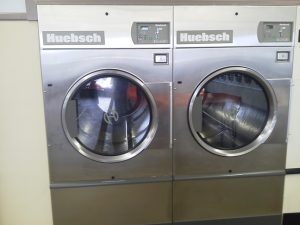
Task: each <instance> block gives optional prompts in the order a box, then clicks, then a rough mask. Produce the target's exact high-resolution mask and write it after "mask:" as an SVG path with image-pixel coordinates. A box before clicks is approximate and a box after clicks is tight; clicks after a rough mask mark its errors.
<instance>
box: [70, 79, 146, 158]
mask: <svg viewBox="0 0 300 225" xmlns="http://www.w3.org/2000/svg"><path fill="white" fill-rule="evenodd" d="M72 100H73V101H75V102H76V104H71V103H70V104H69V103H68V105H67V107H68V108H70V107H74V106H75V107H76V109H73V110H70V109H67V111H76V115H77V116H76V117H75V118H74V119H73V121H72V120H71V121H69V122H68V125H70V128H71V124H72V123H76V124H77V129H76V131H75V132H74V131H73V132H70V133H72V134H73V136H74V138H76V139H77V141H78V142H79V143H80V144H81V145H83V146H84V147H85V148H87V149H89V150H90V151H92V152H94V153H96V154H99V155H104V156H117V155H121V154H124V153H127V152H129V151H131V150H133V149H134V148H135V147H136V146H138V145H139V144H140V143H141V142H142V141H143V139H144V138H145V137H146V135H147V133H148V131H149V127H150V122H151V110H150V107H149V103H148V100H147V98H146V95H145V94H144V92H143V91H142V89H141V88H140V87H139V86H138V85H136V84H134V83H133V82H131V81H130V80H128V79H126V78H122V77H117V76H105V77H103V76H102V77H98V78H93V79H92V80H89V81H87V82H86V83H84V84H83V85H82V86H81V87H80V88H79V89H78V90H77V91H76V92H75V93H74V95H73V97H72ZM70 102H72V101H70ZM74 120H75V121H74Z"/></svg>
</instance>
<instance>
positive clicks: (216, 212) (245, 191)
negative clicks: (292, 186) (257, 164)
mask: <svg viewBox="0 0 300 225" xmlns="http://www.w3.org/2000/svg"><path fill="white" fill-rule="evenodd" d="M283 182H284V177H283V176H269V177H243V178H226V179H224V178H220V179H202V180H200V179H199V180H180V181H175V183H174V193H173V194H174V203H173V210H174V223H175V224H178V225H179V224H180V225H181V224H197V225H202V224H203V225H210V224H221V225H227V224H234V225H260V224H262V223H259V221H261V222H263V224H264V225H280V224H281V216H280V215H281V212H282V198H283V197H282V196H283ZM265 216H267V217H265ZM256 217H257V218H256ZM259 217H261V219H259ZM233 218H234V219H233ZM239 218H241V219H239ZM243 218H244V219H243ZM247 218H249V219H247ZM255 218H256V219H255ZM217 221H219V222H218V223H216V222H217ZM226 221H227V222H226ZM191 222H192V223H191Z"/></svg>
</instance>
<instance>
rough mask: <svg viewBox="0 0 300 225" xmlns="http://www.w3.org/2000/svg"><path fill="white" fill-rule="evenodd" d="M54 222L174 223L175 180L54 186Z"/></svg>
mask: <svg viewBox="0 0 300 225" xmlns="http://www.w3.org/2000/svg"><path fill="white" fill-rule="evenodd" d="M51 194H52V207H53V220H54V225H146V224H147V225H150V224H151V225H154V224H171V223H172V222H171V220H172V216H171V215H172V201H171V200H172V183H171V182H161V183H147V184H126V185H107V186H97V187H79V188H57V189H52V192H51Z"/></svg>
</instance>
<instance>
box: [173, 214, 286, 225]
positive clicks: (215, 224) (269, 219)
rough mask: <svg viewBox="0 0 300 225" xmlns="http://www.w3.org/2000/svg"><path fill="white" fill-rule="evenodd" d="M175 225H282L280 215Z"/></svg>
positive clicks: (177, 223)
mask: <svg viewBox="0 0 300 225" xmlns="http://www.w3.org/2000/svg"><path fill="white" fill-rule="evenodd" d="M174 224H175V225H282V215H281V214H278V215H270V216H256V217H245V218H230V219H215V220H203V221H192V222H190V221H189V222H175V223H174Z"/></svg>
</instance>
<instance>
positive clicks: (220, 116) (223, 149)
mask: <svg viewBox="0 0 300 225" xmlns="http://www.w3.org/2000/svg"><path fill="white" fill-rule="evenodd" d="M275 123H276V98H275V95H274V93H273V91H272V88H271V86H270V85H269V83H268V81H266V80H265V79H264V78H263V77H262V76H261V75H259V74H258V73H256V72H255V71H253V70H250V69H248V68H243V67H230V68H225V69H221V70H219V71H217V72H215V73H213V74H211V75H210V76H208V77H207V78H206V79H205V80H204V81H203V82H201V83H200V84H199V85H198V87H197V88H196V90H195V92H194V94H193V96H192V98H191V101H190V105H189V125H190V128H191V131H192V133H193V135H194V137H195V139H196V140H197V141H198V143H199V144H200V145H201V146H203V147H204V148H205V149H207V150H208V151H210V152H212V153H215V154H218V155H222V156H238V155H242V154H246V153H248V152H250V151H252V150H253V149H255V148H256V147H257V146H258V145H260V144H262V143H263V142H264V141H265V140H266V139H267V138H268V137H269V136H270V134H271V132H272V129H273V128H274V125H275Z"/></svg>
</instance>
